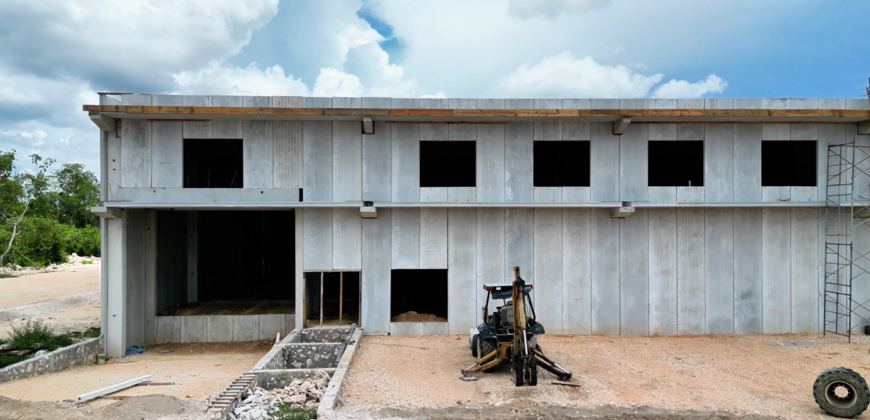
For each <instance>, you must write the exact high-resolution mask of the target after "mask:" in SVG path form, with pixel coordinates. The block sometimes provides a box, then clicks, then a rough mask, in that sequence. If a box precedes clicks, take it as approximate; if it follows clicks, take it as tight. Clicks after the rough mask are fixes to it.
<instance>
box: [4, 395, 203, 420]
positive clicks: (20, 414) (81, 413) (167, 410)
mask: <svg viewBox="0 0 870 420" xmlns="http://www.w3.org/2000/svg"><path fill="white" fill-rule="evenodd" d="M204 412H205V406H204V405H202V404H197V403H193V402H189V401H182V400H179V399H178V398H175V397H167V396H164V395H149V396H143V397H135V398H130V399H127V400H123V401H116V402H112V403H108V402H106V403H104V404H93V403H89V404H81V405H74V404H70V403H55V402H32V401H18V400H10V399H8V398H4V397H0V419H3V420H5V419H15V420H45V419H81V420H115V419H119V420H145V419H148V420H194V419H202V418H206V417H205V415H204Z"/></svg>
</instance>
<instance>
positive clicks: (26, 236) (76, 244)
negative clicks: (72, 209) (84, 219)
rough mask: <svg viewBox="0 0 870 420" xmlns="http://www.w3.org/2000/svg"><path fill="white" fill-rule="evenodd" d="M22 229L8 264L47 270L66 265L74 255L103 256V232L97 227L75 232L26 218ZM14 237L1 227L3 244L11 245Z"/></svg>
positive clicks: (50, 222) (50, 223)
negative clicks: (70, 256) (46, 268)
mask: <svg viewBox="0 0 870 420" xmlns="http://www.w3.org/2000/svg"><path fill="white" fill-rule="evenodd" d="M19 229H20V232H21V233H20V234H19V235H18V237H16V239H15V242H14V243H13V252H12V253H10V255H9V256H8V257H7V260H6V262H7V263H11V264H18V265H21V266H30V267H44V266H46V265H49V264H57V263H64V262H66V261H67V256H68V255H70V254H72V253H76V254H78V255H100V229H99V228H97V227H93V226H86V227H83V228H76V227H74V226H69V225H65V224H63V223H60V222H58V221H56V220H51V219H45V218H41V217H25V218H24V220H23V221H22V223H21V226H20V227H19ZM11 235H12V226H10V225H8V224H7V225H0V243H3V244H6V243H8V242H9V239H10V238H11ZM4 248H5V246H4ZM0 252H2V251H0Z"/></svg>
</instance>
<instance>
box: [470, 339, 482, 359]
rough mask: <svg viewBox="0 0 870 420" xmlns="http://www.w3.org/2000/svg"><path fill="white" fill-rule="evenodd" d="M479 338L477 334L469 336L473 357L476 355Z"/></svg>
mask: <svg viewBox="0 0 870 420" xmlns="http://www.w3.org/2000/svg"><path fill="white" fill-rule="evenodd" d="M479 339H480V336H478V335H477V334H475V335H474V336H473V337H471V355H472V356H474V357H477V346H478V344H477V342H478V340H479Z"/></svg>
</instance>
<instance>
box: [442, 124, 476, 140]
mask: <svg viewBox="0 0 870 420" xmlns="http://www.w3.org/2000/svg"><path fill="white" fill-rule="evenodd" d="M447 140H477V124H447Z"/></svg>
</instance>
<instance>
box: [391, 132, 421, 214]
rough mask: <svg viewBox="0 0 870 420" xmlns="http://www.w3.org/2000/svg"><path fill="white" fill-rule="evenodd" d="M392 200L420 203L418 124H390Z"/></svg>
mask: <svg viewBox="0 0 870 420" xmlns="http://www.w3.org/2000/svg"><path fill="white" fill-rule="evenodd" d="M390 132H391V135H392V137H391V139H392V143H391V144H392V146H391V147H392V148H391V150H392V153H391V156H390V158H391V159H392V164H391V165H390V167H391V173H390V177H391V179H392V182H391V185H392V199H393V201H394V202H399V203H414V202H419V201H420V124H390Z"/></svg>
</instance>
